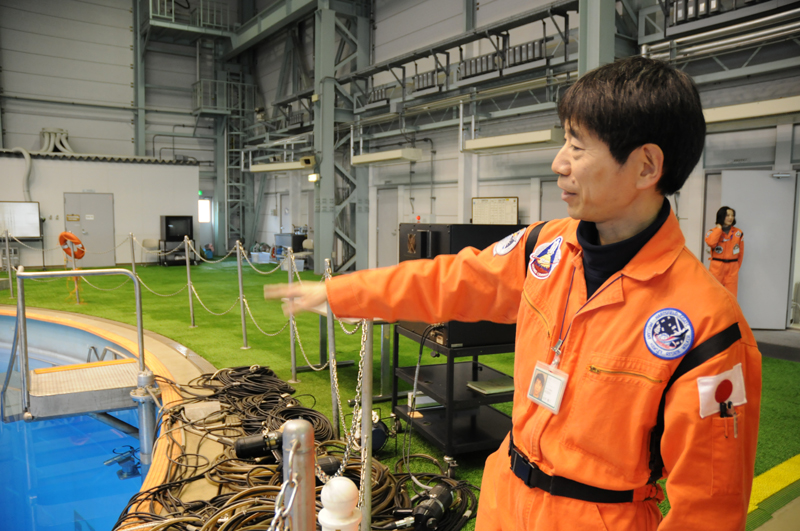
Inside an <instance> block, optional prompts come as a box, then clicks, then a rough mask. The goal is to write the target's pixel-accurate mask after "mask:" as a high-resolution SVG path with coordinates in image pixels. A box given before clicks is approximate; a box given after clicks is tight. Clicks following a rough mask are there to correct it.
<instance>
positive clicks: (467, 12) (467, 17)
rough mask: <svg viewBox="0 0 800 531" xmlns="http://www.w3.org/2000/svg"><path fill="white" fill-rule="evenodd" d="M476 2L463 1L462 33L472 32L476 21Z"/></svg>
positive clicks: (474, 0)
mask: <svg viewBox="0 0 800 531" xmlns="http://www.w3.org/2000/svg"><path fill="white" fill-rule="evenodd" d="M477 7H478V6H477V1H476V0H464V32H465V33H466V32H467V31H472V30H474V29H475V25H476V21H477V19H478V10H477Z"/></svg>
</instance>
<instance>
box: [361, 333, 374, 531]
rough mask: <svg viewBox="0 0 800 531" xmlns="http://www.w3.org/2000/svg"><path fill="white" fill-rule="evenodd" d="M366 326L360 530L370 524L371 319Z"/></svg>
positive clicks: (362, 391)
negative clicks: (362, 482)
mask: <svg viewBox="0 0 800 531" xmlns="http://www.w3.org/2000/svg"><path fill="white" fill-rule="evenodd" d="M362 326H366V327H367V344H366V345H365V346H364V368H363V370H362V372H361V373H362V379H361V466H362V467H364V468H365V469H366V472H364V474H363V477H364V485H363V489H364V499H363V501H362V504H361V514H362V519H361V531H370V525H371V524H372V321H367V322H366V323H364V324H363V325H362Z"/></svg>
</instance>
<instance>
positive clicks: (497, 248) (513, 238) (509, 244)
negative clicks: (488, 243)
mask: <svg viewBox="0 0 800 531" xmlns="http://www.w3.org/2000/svg"><path fill="white" fill-rule="evenodd" d="M523 236H525V229H520V230H518V231H517V232H515V233H514V234H510V235H508V236H506V237H505V238H503V239H502V240H500V241H499V242H497V243H496V244H494V249H492V254H493V255H494V256H503V255H504V254H508V253H510V252H511V250H512V249H513V248H514V247H516V246H517V244H518V243H519V242H520V240H521V239H522V237H523Z"/></svg>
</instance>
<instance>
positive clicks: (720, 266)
mask: <svg viewBox="0 0 800 531" xmlns="http://www.w3.org/2000/svg"><path fill="white" fill-rule="evenodd" d="M735 223H736V211H735V210H734V209H732V208H730V207H726V206H724V207H722V208H720V209H719V210H717V224H716V225H715V226H714V228H713V229H711V230H710V231H708V232H707V233H706V244H707V245H708V247H709V248H710V251H709V252H710V253H711V263H710V265H709V266H708V270H709V271H710V272H711V274H712V275H714V278H716V279H717V280H719V282H720V284H722V285H723V286H725V287H726V288H728V291H730V292H731V293H733V295H734V296H735V295H736V292H737V289H738V286H739V268H740V267H741V266H742V256H744V233H743V232H742V231H741V229H738V228H736V227H735V226H734V224H735Z"/></svg>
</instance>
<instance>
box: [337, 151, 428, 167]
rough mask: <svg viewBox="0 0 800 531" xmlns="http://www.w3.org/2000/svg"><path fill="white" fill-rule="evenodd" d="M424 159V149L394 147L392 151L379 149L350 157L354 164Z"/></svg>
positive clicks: (351, 162)
mask: <svg viewBox="0 0 800 531" xmlns="http://www.w3.org/2000/svg"><path fill="white" fill-rule="evenodd" d="M420 159H422V150H421V149H419V148H403V149H393V150H391V151H377V152H375V153H365V154H363V155H355V156H353V158H352V159H350V164H351V165H352V166H358V165H359V164H385V163H389V162H417V161H418V160H420Z"/></svg>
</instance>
